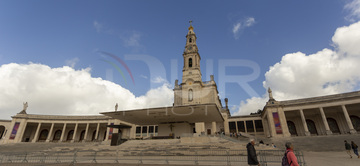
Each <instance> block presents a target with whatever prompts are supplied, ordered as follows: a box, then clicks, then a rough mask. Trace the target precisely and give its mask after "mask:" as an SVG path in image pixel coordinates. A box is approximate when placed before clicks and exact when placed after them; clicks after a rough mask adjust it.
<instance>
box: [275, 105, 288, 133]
mask: <svg viewBox="0 0 360 166" xmlns="http://www.w3.org/2000/svg"><path fill="white" fill-rule="evenodd" d="M278 115H279V120H280V124H281V130H282V133H283V135H284V136H285V137H290V136H291V134H290V132H289V127H288V125H287V121H286V116H285V112H284V110H283V109H282V108H281V107H280V108H279V109H278Z"/></svg>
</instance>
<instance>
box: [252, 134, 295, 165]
mask: <svg viewBox="0 0 360 166" xmlns="http://www.w3.org/2000/svg"><path fill="white" fill-rule="evenodd" d="M254 145H255V140H254V139H250V142H249V143H248V144H247V145H246V149H247V154H248V164H249V165H257V166H260V163H259V161H258V159H257V156H256V150H255V147H254ZM285 147H286V152H285V155H284V158H283V160H285V162H287V164H288V165H290V166H299V163H298V161H297V158H296V156H295V154H294V146H293V145H292V143H291V142H287V143H286V144H285ZM283 162H284V161H283Z"/></svg>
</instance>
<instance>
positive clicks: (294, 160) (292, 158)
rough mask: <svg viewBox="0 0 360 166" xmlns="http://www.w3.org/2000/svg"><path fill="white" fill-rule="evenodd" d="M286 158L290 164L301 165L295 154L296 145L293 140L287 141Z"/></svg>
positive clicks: (292, 165) (293, 165) (291, 165)
mask: <svg viewBox="0 0 360 166" xmlns="http://www.w3.org/2000/svg"><path fill="white" fill-rule="evenodd" d="M285 147H286V158H287V161H288V163H289V165H290V166H299V163H298V161H297V158H296V156H295V154H294V146H293V144H292V143H291V142H286V144H285Z"/></svg>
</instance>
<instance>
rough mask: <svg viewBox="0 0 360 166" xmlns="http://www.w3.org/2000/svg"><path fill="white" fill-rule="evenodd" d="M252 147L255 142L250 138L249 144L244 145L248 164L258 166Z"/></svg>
mask: <svg viewBox="0 0 360 166" xmlns="http://www.w3.org/2000/svg"><path fill="white" fill-rule="evenodd" d="M254 145H255V140H254V139H253V138H251V139H250V142H249V143H248V144H247V145H246V149H247V155H248V164H249V165H257V166H260V164H259V161H258V159H257V156H256V150H255V147H254Z"/></svg>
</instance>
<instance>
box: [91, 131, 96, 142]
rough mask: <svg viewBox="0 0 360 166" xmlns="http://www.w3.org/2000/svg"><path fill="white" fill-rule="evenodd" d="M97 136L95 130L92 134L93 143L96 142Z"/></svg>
mask: <svg viewBox="0 0 360 166" xmlns="http://www.w3.org/2000/svg"><path fill="white" fill-rule="evenodd" d="M95 136H96V130H94V132H93V133H92V137H91V141H94V140H95Z"/></svg>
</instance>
